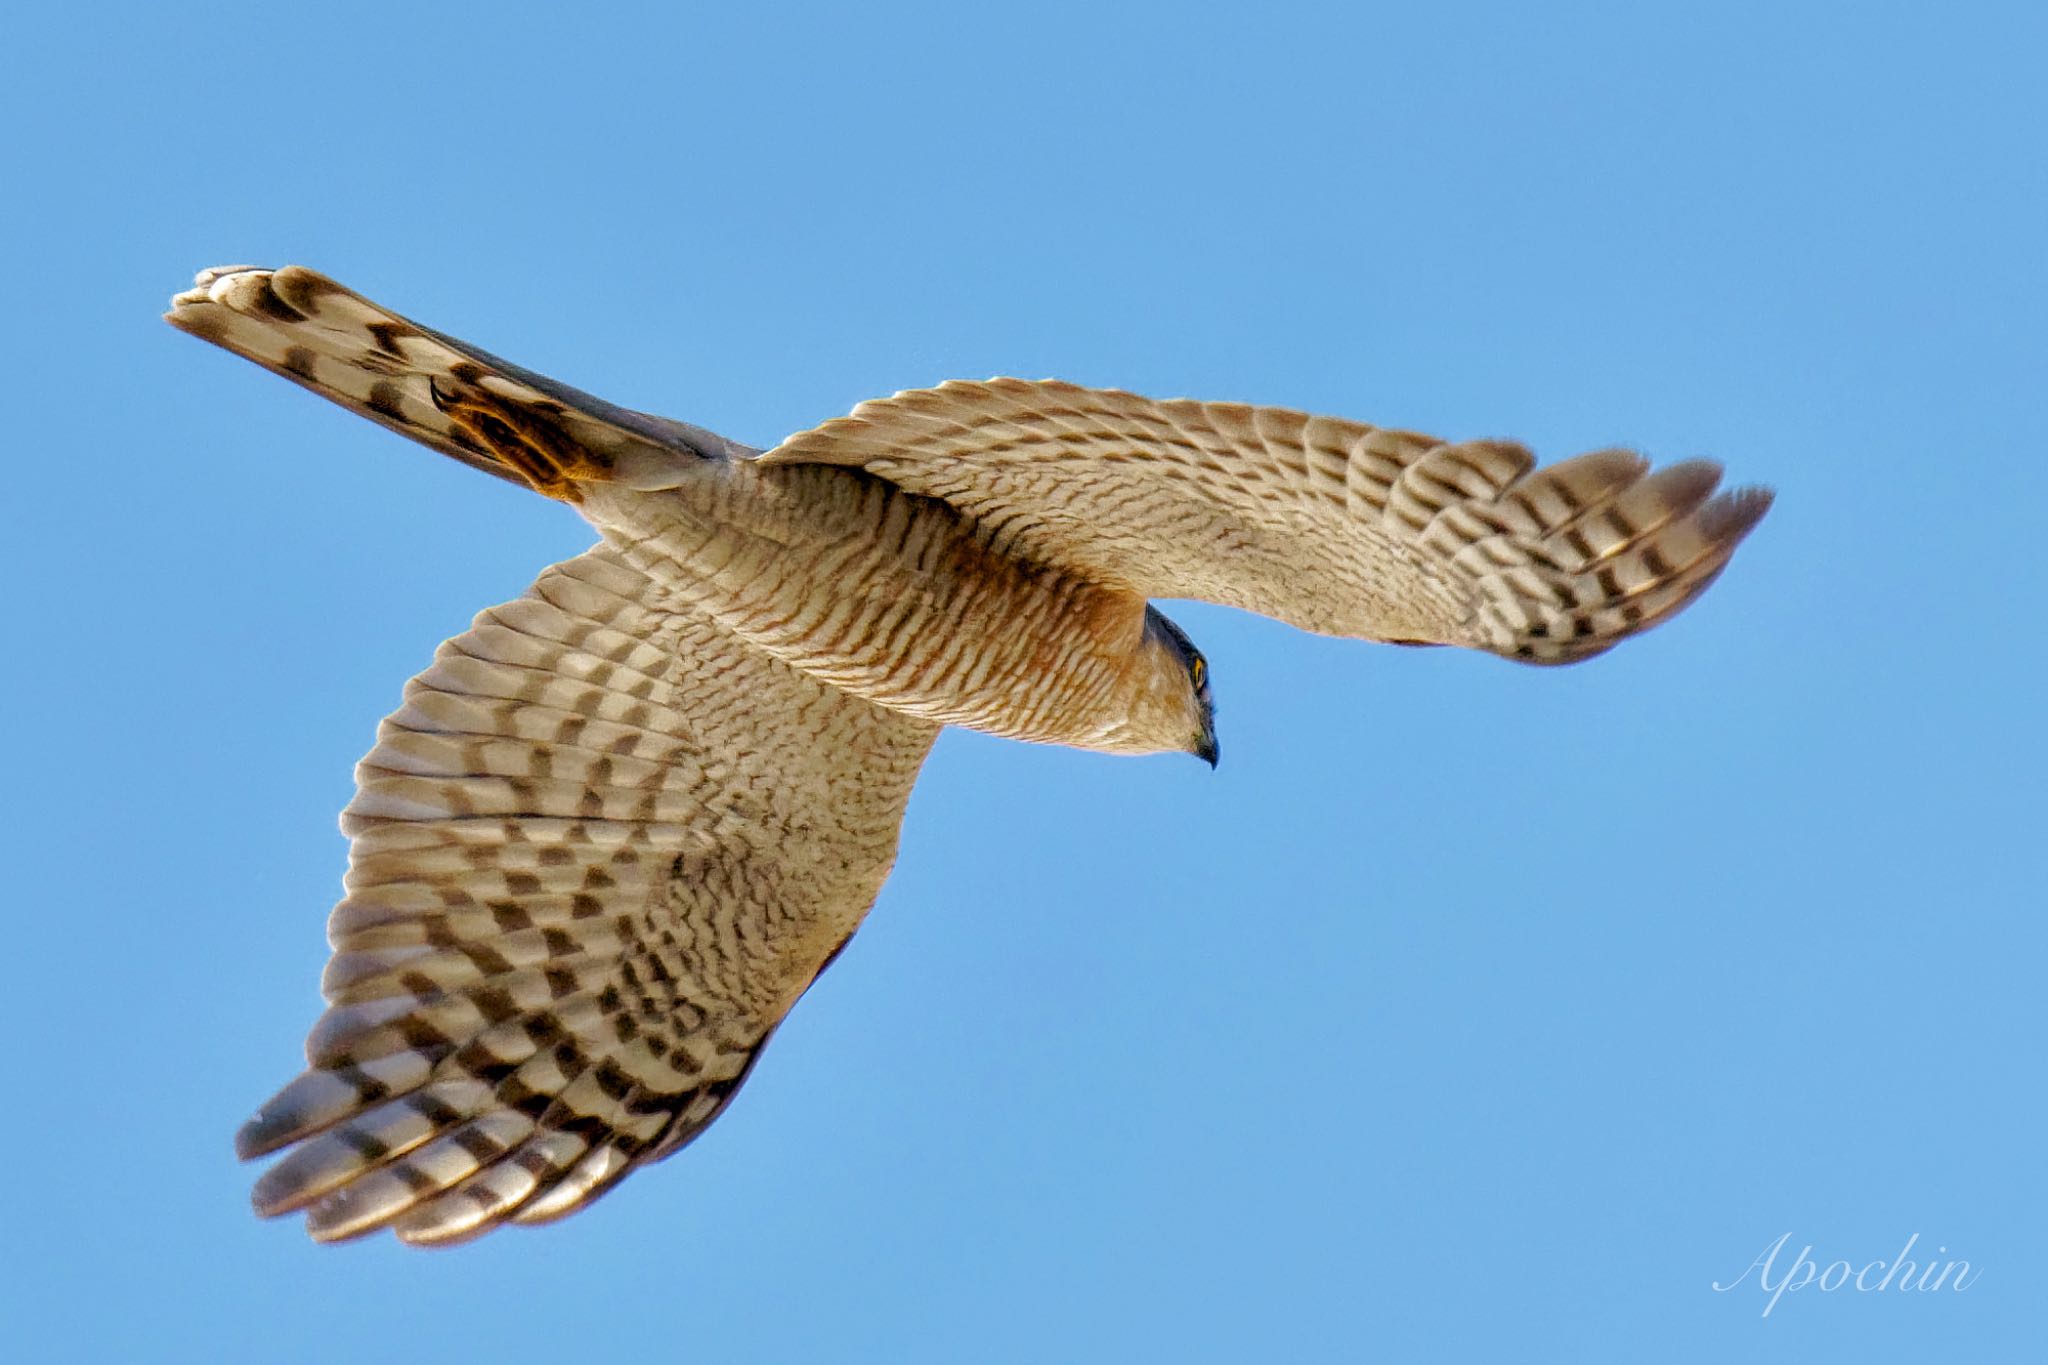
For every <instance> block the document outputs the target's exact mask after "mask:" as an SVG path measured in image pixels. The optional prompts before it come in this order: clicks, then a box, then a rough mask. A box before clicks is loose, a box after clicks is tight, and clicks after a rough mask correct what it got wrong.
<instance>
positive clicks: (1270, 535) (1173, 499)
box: [761, 379, 1770, 663]
mask: <svg viewBox="0 0 2048 1365" xmlns="http://www.w3.org/2000/svg"><path fill="white" fill-rule="evenodd" d="M761 458H762V459H763V460H765V461H769V462H778V463H821V464H838V465H852V466H858V467H860V468H862V469H865V470H867V471H869V472H870V473H873V474H876V475H879V476H881V477H883V478H886V479H889V480H891V481H893V482H895V483H897V484H899V485H900V486H902V487H903V488H905V489H908V490H909V491H911V492H913V493H919V494H923V495H926V496H930V497H935V498H940V499H943V500H945V501H946V502H948V503H950V504H952V505H953V506H954V507H956V508H958V509H959V510H961V511H962V512H964V513H966V514H967V515H969V516H970V517H972V518H974V519H975V520H976V521H978V522H979V523H981V524H982V525H983V526H984V527H985V528H986V534H987V535H988V536H989V538H990V541H991V543H992V544H994V545H995V546H996V547H997V548H999V549H1002V550H1006V551H1009V552H1012V553H1015V554H1018V555H1020V556H1023V557H1025V558H1027V559H1031V560H1033V561H1036V562H1039V563H1043V564H1048V565H1053V566H1057V567H1060V568H1063V569H1066V570H1069V571H1074V572H1079V573H1081V574H1083V575H1085V576H1088V577H1091V578H1093V579H1095V580H1097V581H1101V582H1105V583H1110V584H1115V585H1118V586H1122V587H1127V588H1130V589H1133V590H1135V591H1138V592H1141V593H1143V594H1145V595H1146V596H1148V597H1193V598H1200V599H1203V600H1206V601H1211V602H1218V603H1222V604H1224V605H1226V606H1234V607H1241V608H1244V609H1246V610H1249V611H1255V612H1258V613H1260V614H1261V615H1265V616H1272V617H1277V618H1279V619H1281V620H1283V621H1287V622H1289V623H1290V624H1293V625H1296V626H1299V627H1301V628H1302V629H1305V630H1311V631H1316V632H1318V633H1321V634H1326V635H1344V636H1355V637H1360V638H1365V639H1376V640H1396V641H1402V642H1407V643H1430V644H1457V645H1466V646H1470V647H1473V648H1477V649H1485V650H1490V651H1492V652H1494V653H1497V654H1502V655H1505V656H1506V657H1509V658H1514V659H1520V660H1523V661H1526V662H1532V663H1568V662H1573V661H1575V660H1578V659H1583V658H1588V657H1590V656H1592V655H1594V654H1598V653H1600V652H1601V651H1603V650H1605V649H1607V648H1609V647H1610V646H1612V645H1613V644H1615V643H1616V642H1618V641H1619V640H1621V639H1623V638H1625V637H1626V636H1628V635H1631V634H1634V633H1636V632H1637V631H1640V630H1644V629H1647V628H1648V627H1650V626H1652V625H1655V624H1656V623H1658V622H1659V621H1662V620H1664V619H1666V618H1668V617H1669V616H1671V615H1672V614H1673V613H1675V612H1677V611H1678V610H1679V609H1680V608H1682V607H1684V606H1685V605H1686V604H1687V603H1688V602H1690V601H1691V600H1692V599H1693V598H1694V597H1696V596H1697V595H1698V594H1699V593H1700V592H1701V591H1702V590H1704V589H1705V587H1706V586H1707V584H1708V583H1710V582H1711V581H1712V580H1713V579H1714V577H1715V576H1716V575H1717V574H1718V573H1719V572H1720V571H1721V569H1722V568H1723V567H1724V566H1725V565H1726V564H1727V562H1728V557H1729V556H1730V555H1731V554H1732V553H1733V552H1734V550H1735V547H1736V545H1737V544H1738V543H1740V541H1741V540H1742V538H1743V536H1744V535H1746V534H1747V533H1748V532H1749V530H1750V528H1751V527H1752V526H1754V525H1755V524H1756V522H1757V520H1758V518H1760V517H1761V516H1762V515H1763V513H1764V512H1765V510H1766V509H1767V508H1768V507H1769V505H1770V494H1769V493H1768V492H1766V491H1764V490H1760V489H1741V490H1736V491H1734V492H1728V493H1722V494H1719V495H1718V496H1716V495H1715V494H1714V488H1715V485H1716V484H1717V483H1718V481H1719V477H1720V468H1719V466H1718V465H1715V464H1712V463H1710V462H1707V461H1690V462H1686V463H1682V464H1675V465H1670V466H1667V467H1665V468H1663V469H1660V470H1657V471H1655V472H1654V473H1653V472H1650V471H1649V467H1648V463H1647V462H1646V461H1645V460H1643V459H1642V458H1641V457H1640V456H1637V455H1634V454H1631V453H1628V452H1626V451H1615V450H1606V451H1595V452H1592V453H1590V454H1586V455H1581V456H1577V457H1575V458H1573V459H1569V460H1565V461H1562V462H1560V463H1557V464H1553V465H1549V466H1546V467H1544V468H1541V469H1538V468H1536V462H1535V459H1534V457H1533V456H1532V455H1531V454H1530V453H1529V451H1528V450H1527V449H1526V448H1524V447H1523V446H1520V445H1517V444H1514V443H1512V442H1507V441H1467V442H1462V443H1456V444H1453V443H1449V442H1445V441H1441V440H1438V439H1437V438H1435V437H1432V436H1424V435H1421V434H1419V433H1416V432H1410V431H1398V430H1393V429H1390V428H1384V427H1374V426H1370V425H1367V424H1365V423H1362V422H1353V421H1348V420H1345V419H1342V418H1335V417H1318V416H1311V415H1309V414H1306V413H1301V412H1295V411H1293V410H1291V409H1286V408H1272V407H1250V406H1247V405H1245V404H1241V403H1204V402H1197V401H1195V400H1191V399H1171V400H1165V401H1160V400H1154V399H1149V398H1143V397H1140V396H1138V395H1136V394H1130V393H1125V392H1122V391H1121V390H1116V389H1090V388H1083V387H1081V386H1078V385H1074V384H1067V383H1062V382H1059V381H1054V380H1043V381H1028V380H1020V379H992V380H988V381H987V382H985V383H975V382H968V381H961V380H955V381H952V382H949V383H946V384H942V385H940V386H939V387H937V388H934V389H920V390H912V391H907V392H904V393H899V394H896V395H895V396H894V397H891V398H884V399H878V400H875V401H873V402H868V403H863V404H861V405H860V406H859V407H857V408H855V409H854V410H853V412H852V413H851V414H850V415H848V416H846V417H841V418H836V419H834V420H832V421H829V422H826V423H824V424H822V425H821V426H818V427H814V428H812V429H811V430H809V431H805V432H800V433H798V434H796V435H794V436H791V437H790V438H789V439H788V440H786V441H784V442H783V443H782V444H781V445H779V446H777V447H775V448H774V449H773V450H771V451H769V452H768V453H767V454H766V455H764V456H762V457H761Z"/></svg>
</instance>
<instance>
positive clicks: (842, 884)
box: [237, 546, 938, 1243]
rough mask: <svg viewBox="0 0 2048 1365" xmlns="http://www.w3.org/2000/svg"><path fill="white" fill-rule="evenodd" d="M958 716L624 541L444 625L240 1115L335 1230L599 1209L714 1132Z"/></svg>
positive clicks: (306, 1202)
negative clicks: (293, 1012) (286, 1044)
mask: <svg viewBox="0 0 2048 1365" xmlns="http://www.w3.org/2000/svg"><path fill="white" fill-rule="evenodd" d="M937 729H938V727H937V726H935V725H932V724H930V723H929V722H925V721H919V720H916V719H913V718H909V717H905V716H901V715H898V714H896V713H894V712H889V711H885V710H883V709H881V708H879V707H876V706H874V705H872V704H870V703H868V702H864V701H861V700H859V699H857V698H854V697H851V696H848V695H847V694H844V693H841V692H838V691H835V690H833V689H831V688H829V687H827V686H825V685H823V684H820V683H818V682H816V681H814V680H812V679H810V678H809V677H807V676H805V675H804V674H802V673H799V672H797V671H796V670H794V669H791V668H789V667H788V666H787V665H784V664H782V663H780V662H779V661H777V660H776V659H774V658H772V657H771V656H769V655H766V654H763V653H761V652H759V651H758V650H755V649H753V648H752V647H750V646H748V645H746V644H744V643H743V642H741V641H739V640H738V639H736V638H735V637H733V636H731V635H730V634H728V633H727V632H725V631H724V630H723V629H722V628H720V627H718V626H716V625H715V624H713V623H712V622H710V621H709V620H707V619H705V618H703V617H702V616H699V615H696V614H694V613H691V612H688V611H685V610H674V609H672V604H668V603H665V602H664V601H663V600H662V598H661V595H660V592H659V590H658V589H657V588H656V587H655V585H653V584H652V583H651V582H649V581H648V580H647V579H645V578H644V577H643V576H641V575H640V574H639V573H637V572H636V571H634V570H633V569H631V568H629V567H627V566H626V565H625V564H624V563H623V561H622V560H620V559H619V558H618V557H617V556H616V555H615V554H614V553H613V552H612V551H611V550H610V549H609V548H606V547H602V546H601V547H599V548H597V549H594V550H592V551H590V552H588V553H586V554H584V555H581V556H579V557H577V558H575V559H571V560H569V561H566V562H565V563H562V564H558V565H556V566H554V567H553V568H551V569H549V570H547V571H546V572H545V573H543V574H542V575H541V576H540V578H539V580H538V581H537V582H536V583H535V584H534V586H533V587H532V589H531V590H529V592H528V593H527V594H526V595H525V596H524V597H521V598H519V599H517V600H515V601H513V602H509V603H506V604H505V605H503V606H499V607H494V608H492V609H490V610H488V611H486V612H484V613H483V614H482V615H480V616H479V617H478V618H477V620H476V623H475V625H474V626H473V627H472V628H471V629H470V630H469V631H468V632H467V633H465V634H463V635H461V636H458V637H456V638H455V639H453V640H450V641H449V642H448V643H447V644H445V645H443V646H442V647H441V650H440V651H439V653H438V654H437V656H436V659H435V662H434V664H433V666H432V667H431V668H429V669H428V670H427V671H426V672H425V673H423V674H421V675H420V676H419V677H418V678H416V679H414V680H413V681H412V683H410V684H409V685H408V686H407V688H406V692H405V701H404V704H403V705H402V706H401V707H400V708H399V709H398V710H397V711H396V712H394V713H393V714H392V715H391V716H390V717H389V718H388V719H386V720H385V722H384V723H383V725H382V727H381V728H380V729H379V732H378V740H377V745H376V747H375V748H374V749H373V750H371V752H370V753H369V755H368V756H366V757H365V758H364V760H363V761H362V763H361V765H360V766H359V767H358V769H357V782H358V792H357V795H356V798H355V800H354V801H353V802H352V803H351V804H350V806H349V808H348V810H347V811H346V812H345V814H344V815H343V828H344V830H345V831H346V832H347V833H348V834H349V835H350V836H351V838H352V840H353V845H352V849H351V857H350V865H349V872H348V876H347V880H346V883H345V885H346V895H345V897H344V899H343V900H342V901H341V903H340V904H339V905H338V906H336V907H335V910H334V912H333V915H332V917H331V919H330V921H329V939H330V941H331V942H332V944H333V947H334V956H333V958H332V960H331V961H330V963H329V965H328V969H327V974H326V977H325V979H324V981H323V983H322V985H323V991H324V993H325V995H326V996H327V999H328V1002H329V1008H328V1010H327V1012H326V1014H325V1015H323V1016H322V1018H321V1019H320V1021H319V1022H318V1023H317V1024H316V1025H315V1027H314V1029H313V1031H312V1034H311V1036H310V1037H309V1038H308V1040H307V1046H306V1050H307V1058H308V1062H309V1069H308V1070H307V1071H306V1072H305V1073H304V1074H302V1075H301V1076H300V1077H299V1078H298V1079H297V1080H295V1081H293V1082H292V1083H291V1084H289V1085H287V1086H286V1087H285V1088H284V1089H283V1090H282V1091H281V1092H280V1093H279V1094H278V1095H277V1096H275V1097H274V1098H273V1099H272V1100H270V1101H269V1102H268V1103H267V1104H265V1105H264V1106H263V1108H262V1109H261V1110H260V1111H259V1112H258V1113H257V1115H256V1117H255V1118H253V1119H252V1120H251V1121H250V1122H249V1123H248V1124H247V1125H246V1126H245V1127H244V1129H243V1130H242V1132H241V1133H240V1134H239V1135H238V1137H237V1146H238V1148H239V1150H240V1151H241V1152H242V1154H243V1155H244V1156H258V1155H263V1154H267V1153H270V1152H275V1151H278V1150H280V1149H281V1148H285V1147H289V1148H290V1149H291V1150H290V1152H289V1153H288V1154H287V1155H285V1156H284V1158H283V1159H282V1160H281V1161H280V1162H278V1163H277V1164H276V1165H275V1166H273V1167H272V1168H271V1169H270V1170H269V1171H268V1172H266V1173H265V1175H264V1176H263V1177H262V1179H261V1180H260V1181H259V1182H258V1184H257V1187H256V1192H255V1202H256V1205H257V1208H258V1210H259V1211H260V1212H262V1213H265V1214H281V1213H287V1212H292V1211H296V1210H300V1209H305V1210H306V1211H307V1224H308V1230H309V1231H311V1232H312V1234H313V1235H314V1236H316V1237H319V1238H322V1239H329V1238H341V1237H350V1236H355V1235H358V1234H361V1233H365V1232H369V1231H373V1230H375V1229H376V1228H379V1227H384V1226H391V1227H393V1228H394V1229H395V1230H396V1231H397V1233H398V1235H399V1236H400V1237H401V1238H403V1239H405V1240H407V1241H412V1242H424V1243H437V1242H447V1241H455V1240H461V1239H463V1238H466V1237H470V1236H475V1235H477V1234H479V1233H482V1232H484V1231H488V1230H489V1229H490V1228H492V1227H494V1226H497V1225H498V1224H500V1223H502V1222H505V1221H508V1220H509V1221H516V1222H538V1221H545V1220H547V1219H550V1218H554V1217H559V1216H561V1215H563V1214H566V1213H568V1212H571V1211H573V1210H575V1209H577V1208H580V1207H581V1206H582V1205H584V1204H585V1203H587V1202H589V1201H590V1200H591V1199H593V1198H595V1197H596V1196H597V1195H598V1194H600V1193H602V1192H603V1191H604V1190H605V1189H607V1188H609V1187H610V1186H611V1185H612V1184H614V1183H615V1182H616V1181H618V1180H619V1179H620V1178H621V1177H623V1176H624V1175H625V1174H626V1173H627V1172H628V1171H630V1170H632V1169H633V1168H634V1167H636V1166H639V1165H643V1164H645V1163H647V1162H650V1161H653V1160H656V1159H658V1158H660V1157H662V1156H664V1155H666V1154H667V1153H669V1152H670V1151H673V1150H675V1149H676V1148H677V1147H679V1146H681V1145H682V1144H683V1143H684V1142H687V1141H688V1140H689V1139H690V1138H692V1137H694V1136H695V1135H696V1134H697V1133H698V1132H699V1131H701V1130H702V1129H703V1128H704V1126H705V1125H707V1124H708V1123H709V1122H710V1121H711V1120H712V1119H713V1118H714V1117H716V1116H717V1114H718V1113H719V1112H720V1111H721V1110H722V1108H723V1107H724V1105H725V1103H726V1101H727V1100H728V1099H729V1098H730V1096H731V1095H732V1093H733V1092H734V1091H735V1090H736V1089H737V1088H738V1086H739V1085H740V1083H741V1081H742V1080H744V1078H745V1076H746V1074H747V1072H748V1070H749V1068H750V1067H751V1066H752V1064H753V1061H754V1059H755V1057H756V1056H757V1055H758V1052H759V1050H760V1048H761V1046H762V1045H763V1044H764V1043H765V1042H766V1040H767V1037H768V1035H769V1034H770V1033H772V1032H773V1030H774V1028H775V1027H776V1025H777V1024H778V1023H779V1022H780V1021H781V1019H782V1017H783V1015H784V1013H785V1012H786V1011H787V1010H788V1009H789V1007H790V1006H791V1005H792V1004H794V1003H795V1001H796V999H797V997H798V996H800V995H801V994H802V993H803V991H804V989H805V988H806V987H807V986H808V985H809V984H810V982H811V980H812V979H813V978H814V977H815V976H816V974H817V973H818V972H819V971H820V970H822V969H823V966H824V964H825V963H826V962H827V961H828V960H829V959H830V957H831V955H832V954H833V953H834V952H835V951H836V950H837V949H838V948H839V946H840V945H842V944H843V943H844V942H845V940H846V938H847V936H848V935H849V934H851V933H852V932H853V929H854V928H855V927H856V926H857V925H858V923H859V922H860V919H861V918H862V916H863V915H864V914H865V913H866V911H867V908H868V906H869V905H870V904H871V903H872V901H873V899H874V897H875V894H876V892H877V891H878V890H879V889H880V886H881V883H882V880H883V878H884V877H885V876H886V875H887V873H888V869H889V866H890V864H891V862H892V861H893V859H894V856H895V848H896V838H897V830H898V827H899V824H900V822H901V819H902V813H903V807H904V803H905V802H906V801H907V799H908V797H909V793H910V788H911V784H912V783H913V781H914V780H915V778H916V774H917V770H918V768H919V766H920V765H921V764H922V763H923V761H924V757H925V755H926V753H927V752H928V751H929V749H930V747H931V743H932V739H933V737H934V736H935V735H936V733H937Z"/></svg>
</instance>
